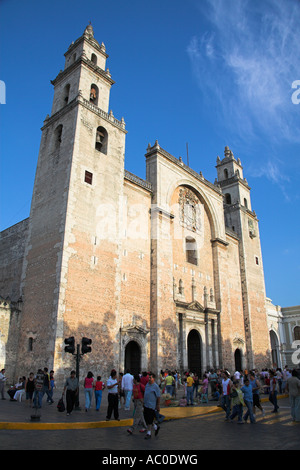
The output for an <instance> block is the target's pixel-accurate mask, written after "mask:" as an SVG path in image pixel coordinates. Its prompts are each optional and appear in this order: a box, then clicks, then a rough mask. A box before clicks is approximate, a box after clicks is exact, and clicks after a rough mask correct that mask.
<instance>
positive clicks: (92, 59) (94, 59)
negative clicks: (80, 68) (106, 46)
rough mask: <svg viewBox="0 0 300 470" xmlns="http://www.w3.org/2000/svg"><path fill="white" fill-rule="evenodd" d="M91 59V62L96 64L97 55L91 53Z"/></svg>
mask: <svg viewBox="0 0 300 470" xmlns="http://www.w3.org/2000/svg"><path fill="white" fill-rule="evenodd" d="M91 61H92V62H93V64H95V65H97V56H96V54H92V56H91Z"/></svg>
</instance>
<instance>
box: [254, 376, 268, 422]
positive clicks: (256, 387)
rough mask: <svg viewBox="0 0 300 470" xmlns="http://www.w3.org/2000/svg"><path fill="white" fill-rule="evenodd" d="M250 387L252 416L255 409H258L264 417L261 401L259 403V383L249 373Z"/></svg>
mask: <svg viewBox="0 0 300 470" xmlns="http://www.w3.org/2000/svg"><path fill="white" fill-rule="evenodd" d="M250 385H251V387H252V393H253V414H254V415H255V408H258V409H260V411H261V412H262V415H263V416H265V415H266V413H265V410H264V409H263V407H262V406H261V401H260V396H259V393H260V383H259V380H258V378H257V377H256V376H255V373H254V372H250Z"/></svg>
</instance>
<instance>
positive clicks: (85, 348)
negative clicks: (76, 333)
mask: <svg viewBox="0 0 300 470" xmlns="http://www.w3.org/2000/svg"><path fill="white" fill-rule="evenodd" d="M90 344H92V340H91V339H90V338H82V340H81V353H82V354H85V353H90V352H91V350H92V348H91V347H90V346H89V345H90Z"/></svg>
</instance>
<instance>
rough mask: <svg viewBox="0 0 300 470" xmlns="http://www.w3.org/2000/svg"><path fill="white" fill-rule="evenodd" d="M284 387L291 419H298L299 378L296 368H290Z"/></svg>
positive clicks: (299, 418) (299, 399)
mask: <svg viewBox="0 0 300 470" xmlns="http://www.w3.org/2000/svg"><path fill="white" fill-rule="evenodd" d="M286 387H287V390H288V392H289V399H290V405H291V416H292V420H293V421H297V422H299V421H300V380H299V379H298V377H297V371H296V369H294V370H292V376H291V377H289V378H288V379H287V382H286Z"/></svg>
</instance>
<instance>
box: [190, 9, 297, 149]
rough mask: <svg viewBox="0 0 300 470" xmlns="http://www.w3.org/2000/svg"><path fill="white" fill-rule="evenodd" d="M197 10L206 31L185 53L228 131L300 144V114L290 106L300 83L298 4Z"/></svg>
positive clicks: (193, 39)
mask: <svg viewBox="0 0 300 470" xmlns="http://www.w3.org/2000/svg"><path fill="white" fill-rule="evenodd" d="M199 8H200V9H201V14H202V15H206V18H207V20H208V23H207V24H208V29H207V31H201V32H200V33H199V35H196V36H193V37H192V38H191V41H190V44H189V46H188V50H187V51H188V54H189V57H190V60H191V63H192V67H193V71H194V73H195V75H196V77H197V80H198V83H199V87H200V88H201V89H202V91H203V95H204V96H206V97H209V99H210V100H213V101H214V103H216V100H217V106H218V109H219V117H220V119H223V120H224V125H227V126H231V128H234V130H235V133H239V135H240V136H244V137H245V136H247V137H249V136H251V137H252V138H255V136H257V135H258V134H259V135H261V134H262V133H266V134H267V135H270V136H272V137H273V138H274V140H276V138H277V137H279V136H280V138H284V139H287V140H289V141H295V142H299V141H300V132H299V124H298V132H295V125H294V120H295V118H297V119H298V120H299V110H298V108H297V107H296V106H295V105H293V104H292V102H291V95H292V92H293V90H292V88H291V86H292V82H293V81H294V80H296V79H299V78H300V76H299V73H300V72H299V63H300V47H299V44H300V28H299V24H300V6H299V2H298V1H297V0H264V1H263V2H261V1H256V0H251V1H247V0H226V1H224V0H204V1H202V2H200V6H199ZM298 122H299V121H298Z"/></svg>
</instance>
